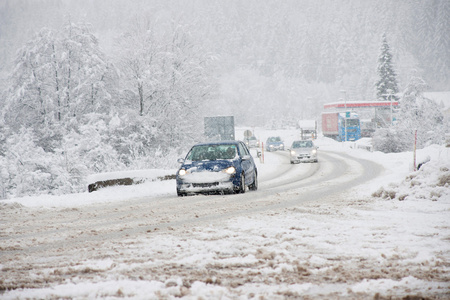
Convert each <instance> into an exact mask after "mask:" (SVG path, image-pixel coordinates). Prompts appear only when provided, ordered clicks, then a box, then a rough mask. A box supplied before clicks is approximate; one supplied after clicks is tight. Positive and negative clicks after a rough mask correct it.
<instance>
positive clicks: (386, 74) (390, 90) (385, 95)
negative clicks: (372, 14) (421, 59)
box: [375, 34, 398, 101]
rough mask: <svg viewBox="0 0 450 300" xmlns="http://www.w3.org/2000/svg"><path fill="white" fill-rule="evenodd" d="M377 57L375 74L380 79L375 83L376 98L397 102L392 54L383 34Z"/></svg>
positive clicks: (395, 76)
mask: <svg viewBox="0 0 450 300" xmlns="http://www.w3.org/2000/svg"><path fill="white" fill-rule="evenodd" d="M380 51H381V53H380V56H379V57H378V68H377V73H378V75H379V77H380V79H379V80H378V81H377V82H376V84H375V86H376V90H377V98H378V99H380V100H386V101H388V100H398V97H397V96H396V94H397V93H398V86H397V74H396V73H395V71H394V68H393V65H392V54H391V51H390V47H389V44H388V42H387V38H386V34H383V37H382V44H381V48H380Z"/></svg>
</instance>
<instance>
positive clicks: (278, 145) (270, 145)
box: [266, 136, 284, 151]
mask: <svg viewBox="0 0 450 300" xmlns="http://www.w3.org/2000/svg"><path fill="white" fill-rule="evenodd" d="M266 150H267V151H276V150H284V142H283V140H282V139H281V138H280V137H279V136H271V137H269V138H268V139H267V141H266Z"/></svg>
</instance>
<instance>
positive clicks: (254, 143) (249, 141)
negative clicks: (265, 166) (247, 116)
mask: <svg viewBox="0 0 450 300" xmlns="http://www.w3.org/2000/svg"><path fill="white" fill-rule="evenodd" d="M245 144H246V145H247V147H249V148H257V147H259V142H258V140H257V139H256V137H255V136H251V137H249V138H246V139H245Z"/></svg>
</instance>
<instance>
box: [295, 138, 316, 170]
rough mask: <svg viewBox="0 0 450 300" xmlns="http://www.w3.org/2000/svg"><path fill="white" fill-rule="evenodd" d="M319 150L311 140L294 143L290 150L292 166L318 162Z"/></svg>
mask: <svg viewBox="0 0 450 300" xmlns="http://www.w3.org/2000/svg"><path fill="white" fill-rule="evenodd" d="M317 148H319V147H316V146H315V145H314V143H313V141H311V140H304V141H294V142H293V143H292V146H291V148H290V149H289V152H290V160H291V164H294V163H300V162H318V161H319V160H318V158H317Z"/></svg>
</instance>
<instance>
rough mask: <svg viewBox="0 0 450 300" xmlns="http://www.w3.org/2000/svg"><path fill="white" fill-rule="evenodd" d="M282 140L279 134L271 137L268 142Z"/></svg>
mask: <svg viewBox="0 0 450 300" xmlns="http://www.w3.org/2000/svg"><path fill="white" fill-rule="evenodd" d="M280 141H281V139H280V137H279V136H277V137H271V138H269V141H268V142H270V143H275V142H280Z"/></svg>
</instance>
